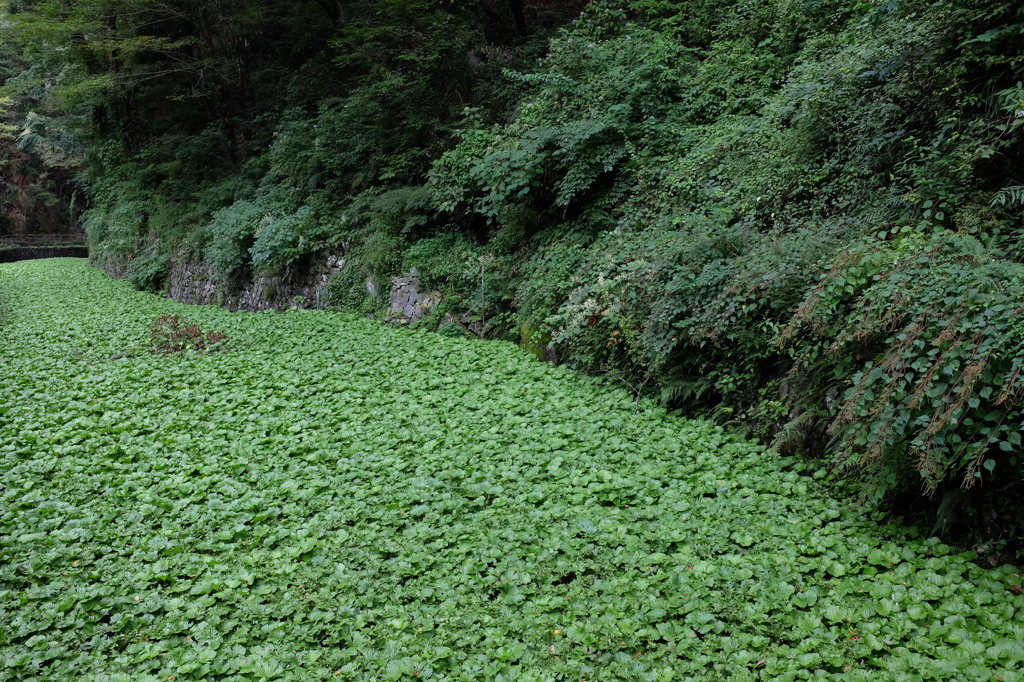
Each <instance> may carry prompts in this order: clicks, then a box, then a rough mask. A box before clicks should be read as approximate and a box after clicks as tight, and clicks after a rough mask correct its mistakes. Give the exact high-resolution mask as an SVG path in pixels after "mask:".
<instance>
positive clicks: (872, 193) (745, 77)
mask: <svg viewBox="0 0 1024 682" xmlns="http://www.w3.org/2000/svg"><path fill="white" fill-rule="evenodd" d="M0 7H3V9H2V10H0V38H2V39H0V81H2V82H3V86H2V91H0V94H2V99H0V107H2V110H3V126H2V127H0V158H2V159H3V164H4V165H3V183H4V184H3V186H2V188H0V192H2V195H0V232H4V233H9V232H14V231H16V230H27V229H40V230H41V229H43V227H39V226H42V225H44V224H45V223H46V221H47V220H50V221H51V222H52V220H53V213H52V212H53V211H58V210H63V211H64V212H65V214H64V219H65V220H70V221H81V224H82V225H83V226H84V228H85V230H86V232H87V234H88V239H89V244H90V250H91V254H92V255H91V257H92V259H93V261H94V262H95V263H96V264H97V265H99V266H101V267H103V268H105V269H107V270H108V271H109V272H112V273H116V274H118V275H120V276H123V277H125V278H127V279H128V280H130V281H131V282H132V283H133V284H135V285H136V286H137V287H139V288H141V289H146V290H150V291H155V292H159V291H165V290H168V289H169V288H170V287H172V285H173V284H174V282H173V279H174V273H175V272H179V271H180V268H179V269H176V267H177V266H179V265H180V264H182V263H191V264H194V265H197V266H201V267H202V268H203V272H205V273H208V279H209V284H210V286H212V287H214V288H215V289H216V290H217V291H218V292H220V293H221V294H222V295H223V296H225V297H227V296H229V295H230V294H231V292H232V290H233V289H237V288H238V287H239V286H241V283H243V282H246V281H250V280H252V279H253V278H257V277H260V278H265V279H267V281H272V282H279V283H281V284H282V285H284V284H286V283H287V282H289V281H292V280H295V279H296V278H302V277H307V276H310V275H311V274H312V275H316V276H320V273H322V272H323V273H325V274H324V275H323V277H325V279H324V280H323V281H324V282H325V284H324V286H323V290H322V291H320V290H318V291H317V294H318V295H317V296H316V300H315V301H312V300H297V301H295V304H296V305H299V306H302V305H306V306H312V305H319V306H321V307H332V308H336V309H341V310H346V311H351V312H356V313H360V314H372V315H375V316H377V317H382V313H383V309H384V307H385V306H386V305H387V292H388V290H389V289H390V286H391V282H392V280H393V278H395V277H396V276H400V275H403V274H408V273H410V272H412V271H413V269H415V273H416V275H417V277H418V279H419V281H420V283H421V285H422V286H424V287H425V288H429V289H430V290H432V291H436V292H437V294H438V298H439V300H440V303H439V304H437V305H436V306H435V307H433V308H432V310H431V311H430V314H429V315H427V316H426V317H424V318H422V319H419V320H418V321H417V322H416V323H415V324H416V325H418V326H422V327H427V328H430V329H438V330H439V331H441V332H442V333H445V334H452V335H461V334H474V333H475V334H476V335H480V336H485V337H488V338H503V339H508V340H513V341H516V342H519V343H521V344H522V345H523V346H524V347H528V348H531V349H534V350H536V351H537V352H538V353H540V354H547V355H549V356H550V355H552V354H554V355H556V356H557V358H558V359H559V361H560V362H562V363H565V364H568V365H570V366H572V367H576V368H579V369H582V370H586V371H589V372H594V373H600V374H604V375H607V376H609V377H610V378H611V380H613V381H616V382H623V383H624V385H628V386H629V387H630V388H631V390H633V391H635V393H636V394H638V395H640V394H645V395H651V396H656V397H659V398H660V399H661V400H662V401H663V403H664V404H665V406H666V407H669V408H673V409H675V408H681V409H683V410H685V411H686V412H687V413H689V414H701V415H706V416H712V417H714V418H715V419H717V420H719V421H720V422H722V423H727V424H731V425H733V426H736V427H742V428H744V429H746V430H747V431H748V432H749V433H750V434H751V435H755V436H757V437H760V438H761V439H763V440H764V442H766V443H768V444H770V445H771V446H772V452H777V453H782V454H802V455H807V456H811V457H814V458H817V459H819V460H820V461H821V463H822V466H823V471H824V472H827V473H828V474H829V475H831V476H832V477H834V479H835V480H836V481H837V483H838V484H840V485H843V486H848V487H849V488H848V489H849V491H850V494H851V495H853V496H854V497H856V498H858V499H860V500H861V501H863V502H867V503H871V504H874V503H876V502H879V501H888V502H894V503H897V510H899V509H913V508H920V507H928V508H929V509H930V512H929V513H930V514H931V516H930V518H929V519H928V521H927V522H926V524H927V525H928V526H931V525H932V524H934V527H932V528H931V530H932V532H935V533H938V534H943V535H944V536H950V537H956V538H958V539H959V540H958V541H960V542H962V543H967V542H972V543H982V542H984V543H986V544H985V545H984V547H986V548H988V549H989V550H990V551H997V550H999V549H1001V548H1004V547H1012V546H1013V543H1014V539H1015V538H1019V537H1020V523H1021V521H1020V519H1021V518H1022V517H1021V515H1020V512H1021V502H1020V500H1021V499H1022V498H1024V461H1022V444H1021V427H1022V418H1024V297H1022V295H1021V291H1022V289H1021V284H1022V280H1024V264H1022V260H1024V243H1022V242H1021V238H1020V237H1021V231H1022V229H1024V224H1022V220H1024V171H1022V170H1021V169H1022V168H1024V165H1022V160H1024V159H1022V155H1024V154H1022V153H1024V6H1022V5H1021V4H1020V3H1018V2H1014V1H1009V0H1007V1H1002V0H957V1H955V2H954V1H952V0H884V1H883V0H872V1H866V2H844V1H841V0H715V1H714V2H711V1H710V0H692V1H689V2H670V1H667V0H595V1H593V2H571V1H566V0H563V1H557V0H551V1H548V2H545V1H543V0H538V1H536V2H531V1H529V0H479V1H476V2H471V1H469V0H449V1H444V2H428V1H426V0H359V1H347V0H318V1H309V0H295V1H293V2H277V1H272V0H257V1H251V2H241V1H240V0H215V1H214V2H203V3H199V2H192V1H191V0H164V1H162V2H152V1H150V0H116V1H114V0H82V1H76V2H63V1H60V2H58V1H56V0H8V1H7V2H5V3H3V4H2V5H0ZM56 178H59V179H60V181H59V182H56V180H55V179H56ZM43 199H45V200H46V201H45V202H43V203H39V202H40V201H43ZM72 199H73V200H72ZM33 202H35V203H33ZM42 205H45V206H48V207H50V208H48V209H47V210H49V211H50V213H49V214H45V212H44V213H40V212H39V211H38V210H36V212H35V213H32V211H29V210H27V207H31V206H42ZM33 210H35V209H33ZM29 215H34V216H37V217H36V218H33V219H31V220H30V219H29V218H27V217H26V216H29ZM48 216H49V217H48ZM33 220H34V221H35V222H33ZM34 225H36V226H37V227H33V226H34ZM329 257H330V258H332V263H334V264H335V265H336V267H333V268H332V269H330V270H329V271H326V270H325V269H324V267H325V266H324V264H325V262H327V259H328V258H329ZM339 263H340V264H341V265H340V266H338V264H339ZM908 501H909V502H908ZM900 505H909V506H900Z"/></svg>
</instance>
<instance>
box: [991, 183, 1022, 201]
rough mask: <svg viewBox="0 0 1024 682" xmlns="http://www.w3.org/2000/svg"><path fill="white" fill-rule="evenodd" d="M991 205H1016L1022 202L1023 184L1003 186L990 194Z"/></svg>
mask: <svg viewBox="0 0 1024 682" xmlns="http://www.w3.org/2000/svg"><path fill="white" fill-rule="evenodd" d="M990 204H991V205H992V206H996V205H999V206H1007V205H1009V206H1017V205H1021V204H1024V185H1010V186H1009V187H1003V188H1002V189H1001V190H999V191H998V192H996V193H995V194H994V195H993V196H992V201H991V202H990Z"/></svg>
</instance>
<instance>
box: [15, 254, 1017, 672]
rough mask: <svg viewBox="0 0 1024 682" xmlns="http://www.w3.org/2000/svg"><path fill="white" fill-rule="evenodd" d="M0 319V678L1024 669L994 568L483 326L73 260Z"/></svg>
mask: <svg viewBox="0 0 1024 682" xmlns="http://www.w3.org/2000/svg"><path fill="white" fill-rule="evenodd" d="M0 316H2V317H0V320H2V322H0V325H2V326H0V332H2V334H3V338H4V339H5V342H4V344H2V345H0V366H2V367H3V368H4V371H3V373H2V374H0V413H2V416H3V419H2V420H0V481H2V486H0V498H2V499H0V612H2V613H3V614H4V627H3V628H2V629H0V678H2V679H45V680H67V679H72V678H73V679H81V680H95V681H97V682H98V681H100V680H107V681H113V680H119V681H120V680H125V681H126V680H166V679H168V678H173V679H177V680H190V679H223V680H276V679H290V680H315V679H363V680H399V679H434V680H446V679H447V680H455V679H461V680H484V679H486V680H578V679H599V680H664V681H668V680H679V679H706V680H721V679H726V678H728V679H737V680H753V679H773V680H794V679H825V678H829V677H836V678H841V679H854V680H872V681H874V680H902V679H942V680H951V679H957V680H982V679H995V678H1000V679H1004V680H1007V681H1008V682H1012V681H1015V680H1021V679H1024V676H1022V675H1021V673H1020V672H1019V671H1020V669H1021V666H1022V664H1024V644H1022V642H1024V625H1022V616H1024V594H1022V593H1021V577H1020V574H1019V572H1017V570H1018V569H1015V568H1013V567H1010V566H1004V567H1002V568H998V569H995V570H991V569H982V568H979V567H978V566H977V565H975V564H974V563H972V560H973V559H976V557H977V555H975V554H973V553H967V554H956V553H951V550H950V548H949V547H947V546H946V545H943V544H941V543H939V542H938V541H937V539H935V538H931V539H927V540H925V539H920V538H913V537H907V536H906V535H905V534H904V531H903V530H901V529H898V528H896V527H893V526H891V525H886V524H881V525H879V524H877V523H875V521H877V519H878V517H877V516H876V517H874V518H873V519H867V518H864V516H863V515H862V514H859V513H856V512H854V511H851V510H850V509H848V508H847V507H846V506H845V505H844V504H842V503H841V502H839V501H837V500H835V499H833V498H831V497H829V496H828V494H827V493H826V492H824V491H823V490H822V489H821V488H820V486H819V485H818V483H817V482H816V481H815V480H813V479H812V478H810V477H808V476H807V475H806V474H803V473H801V471H802V470H803V469H804V465H803V463H802V461H801V460H797V459H794V458H788V459H780V458H773V457H767V456H765V453H764V451H763V449H762V448H761V447H759V446H756V445H753V444H751V443H748V442H744V441H742V440H739V439H737V438H735V437H729V436H726V435H725V434H724V433H723V431H722V430H721V429H720V428H719V427H716V426H713V425H711V424H710V423H707V422H699V421H688V420H683V419H679V418H674V417H671V416H668V415H667V414H666V412H665V410H664V409H663V408H660V407H658V406H656V405H655V404H654V403H652V402H651V401H648V400H641V401H639V402H637V401H635V400H634V398H633V396H632V395H631V394H629V393H628V392H626V391H623V390H617V389H614V388H609V387H608V386H605V385H602V384H600V383H599V382H598V381H596V380H593V379H588V378H586V377H581V376H579V375H575V374H573V373H571V372H568V371H566V370H564V369H562V368H558V367H553V366H551V365H549V364H544V363H540V362H537V361H535V360H534V359H533V358H532V357H531V356H529V355H528V354H526V353H525V352H523V351H521V350H519V349H517V348H516V347H515V346H513V345H512V344H507V343H483V342H479V341H468V340H464V339H451V338H445V337H443V336H441V335H436V334H427V333H423V332H422V331H417V330H391V329H387V328H385V327H382V326H380V325H377V324H375V323H373V322H370V321H367V320H365V319H360V318H356V317H350V316H344V315H337V314H331V313H318V312H312V311H300V310H294V311H291V312H288V313H285V314H280V315H277V314H272V313H271V314H257V313H229V312H227V311H224V310H222V309H219V308H203V307H186V306H183V305H181V304H178V303H175V302H172V301H168V300H167V299H163V298H158V297H155V296H152V295H149V294H144V293H139V292H135V291H132V290H131V289H130V288H129V286H128V285H127V284H126V283H123V282H117V281H114V280H111V279H110V278H108V277H107V276H106V275H104V274H102V273H100V272H98V271H97V270H94V269H89V268H88V267H86V265H85V264H84V263H83V262H82V261H74V260H51V261H27V262H23V263H18V264H11V265H2V266H0ZM184 317H187V318H188V319H189V320H190V321H191V322H190V324H192V325H194V326H195V327H196V328H197V329H201V330H203V332H204V333H206V334H209V333H219V334H224V335H226V339H225V340H224V341H223V344H222V345H221V346H219V348H217V349H206V350H205V351H196V350H183V351H181V352H173V353H167V352H163V351H164V350H166V349H164V348H162V347H161V343H160V341H161V339H156V338H153V337H151V330H152V329H154V328H158V329H165V328H167V327H168V326H169V325H170V322H169V320H172V319H175V318H176V319H177V320H178V321H179V322H181V321H182V320H183V319H184ZM156 320H162V321H163V322H161V323H160V324H159V325H157V326H154V324H153V323H154V321H156ZM179 328H183V327H180V325H179Z"/></svg>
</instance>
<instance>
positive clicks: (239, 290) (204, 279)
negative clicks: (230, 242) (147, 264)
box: [167, 256, 345, 310]
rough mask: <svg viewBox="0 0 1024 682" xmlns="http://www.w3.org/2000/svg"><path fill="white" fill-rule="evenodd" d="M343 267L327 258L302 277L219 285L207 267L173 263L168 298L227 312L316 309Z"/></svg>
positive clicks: (342, 263)
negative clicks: (333, 276) (327, 286)
mask: <svg viewBox="0 0 1024 682" xmlns="http://www.w3.org/2000/svg"><path fill="white" fill-rule="evenodd" d="M343 267H345V260H344V259H343V258H340V257H338V256H330V257H328V258H327V260H326V261H325V262H324V263H323V264H322V265H321V266H320V267H318V268H316V269H314V270H313V271H312V272H309V273H305V274H302V275H298V274H292V273H289V272H286V273H285V274H283V275H279V276H275V277H270V276H266V275H255V276H251V277H247V278H243V279H240V280H235V281H232V282H228V283H218V282H217V281H216V279H215V278H214V273H213V271H212V269H211V268H210V266H209V265H208V264H207V263H205V262H202V261H195V260H188V259H182V260H174V259H172V260H171V263H170V266H169V268H168V273H167V281H168V289H167V295H168V296H169V297H170V298H173V299H174V300H176V301H181V302H182V303H191V304H196V305H220V306H224V307H225V308H228V309H230V310H283V309H285V308H293V307H294V308H317V307H320V304H321V300H320V299H321V293H322V292H323V288H324V287H325V286H326V284H327V282H328V280H329V279H330V277H331V275H332V274H334V273H335V272H338V271H340V270H341V269H342V268H343Z"/></svg>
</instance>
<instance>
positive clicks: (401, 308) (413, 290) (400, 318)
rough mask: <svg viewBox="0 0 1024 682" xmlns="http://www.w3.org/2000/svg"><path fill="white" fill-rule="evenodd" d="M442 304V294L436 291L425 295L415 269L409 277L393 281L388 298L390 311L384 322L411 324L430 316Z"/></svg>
mask: <svg viewBox="0 0 1024 682" xmlns="http://www.w3.org/2000/svg"><path fill="white" fill-rule="evenodd" d="M440 302H441V294H440V293H438V292H436V291H428V292H426V293H424V292H423V291H421V290H420V278H419V273H418V272H416V269H415V268H413V269H412V271H410V272H409V274H408V275H405V276H403V277H396V278H395V279H394V280H392V282H391V295H390V297H389V298H388V310H387V313H386V314H385V317H384V320H385V322H386V323H387V324H389V325H392V326H396V325H403V324H409V323H410V322H415V321H416V320H419V319H421V318H423V317H426V316H427V315H429V314H430V311H431V310H432V309H433V308H434V307H435V306H436V305H437V304H438V303H440Z"/></svg>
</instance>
